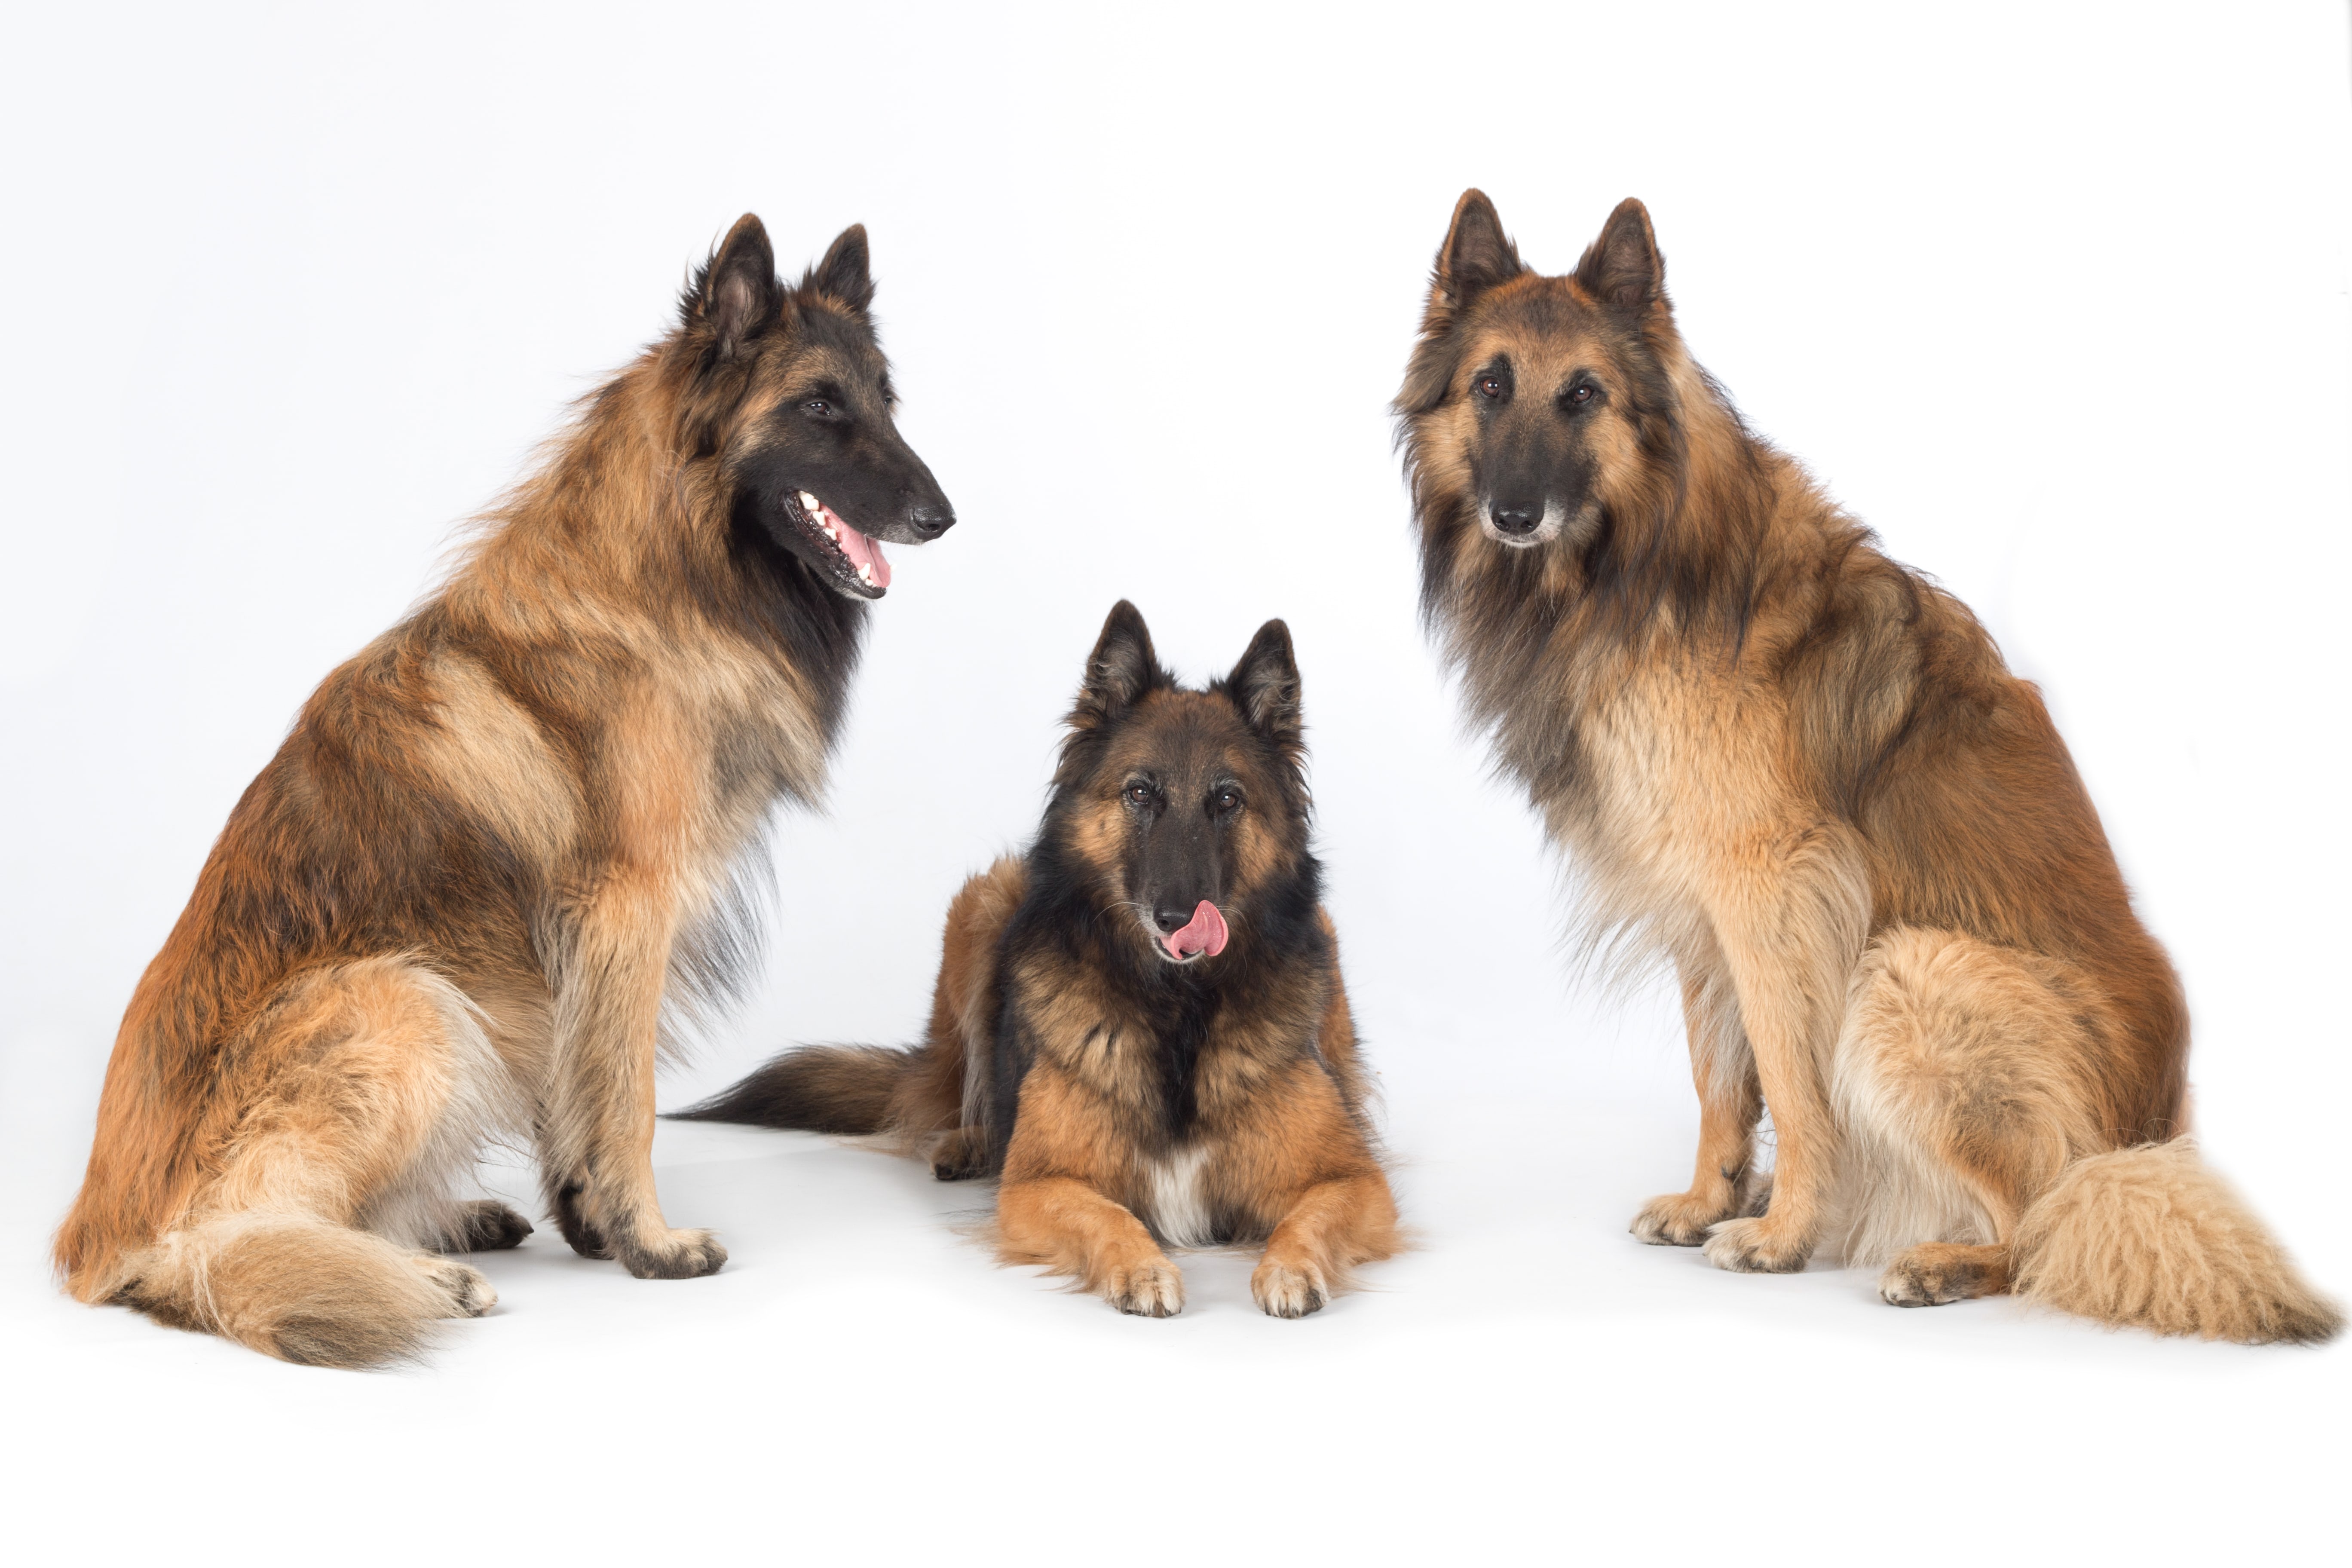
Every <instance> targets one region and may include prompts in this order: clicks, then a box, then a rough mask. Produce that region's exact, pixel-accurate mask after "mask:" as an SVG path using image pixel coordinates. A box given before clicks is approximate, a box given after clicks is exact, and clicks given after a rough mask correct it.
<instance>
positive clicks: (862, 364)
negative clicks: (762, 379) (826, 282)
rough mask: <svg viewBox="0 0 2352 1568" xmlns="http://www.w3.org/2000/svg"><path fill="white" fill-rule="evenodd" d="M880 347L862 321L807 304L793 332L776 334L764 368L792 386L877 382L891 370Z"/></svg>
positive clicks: (775, 378) (763, 362) (794, 322)
mask: <svg viewBox="0 0 2352 1568" xmlns="http://www.w3.org/2000/svg"><path fill="white" fill-rule="evenodd" d="M889 368H890V367H889V362H888V361H887V360H886V359H884V358H883V356H882V348H881V345H880V344H878V343H877V342H875V341H874V334H873V333H872V332H871V331H868V330H867V329H866V327H865V326H864V325H863V324H861V323H859V322H858V321H854V320H852V319H851V318H849V317H847V316H845V315H843V314H842V313H841V312H840V311H838V310H829V309H827V308H825V307H824V306H822V305H812V306H804V307H803V309H802V310H800V311H799V312H798V319H797V320H796V321H793V324H792V330H790V331H785V332H781V333H778V334H777V335H776V340H775V342H774V343H773V344H772V347H771V348H770V350H769V352H768V353H767V354H766V355H765V356H763V359H762V362H761V370H762V371H763V372H764V373H765V374H766V375H767V377H768V379H770V380H772V381H774V382H778V383H785V384H792V385H796V386H797V385H806V384H810V383H812V382H816V381H823V380H833V381H855V382H868V383H871V382H878V381H880V380H881V379H882V378H883V376H885V375H886V374H888V372H889Z"/></svg>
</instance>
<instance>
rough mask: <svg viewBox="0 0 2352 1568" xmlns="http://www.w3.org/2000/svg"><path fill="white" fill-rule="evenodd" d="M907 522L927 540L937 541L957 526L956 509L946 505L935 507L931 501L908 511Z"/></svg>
mask: <svg viewBox="0 0 2352 1568" xmlns="http://www.w3.org/2000/svg"><path fill="white" fill-rule="evenodd" d="M907 521H908V522H910V523H912V524H913V525H914V528H915V531H916V532H917V533H919V534H921V535H922V536H923V537H924V538H925V539H937V538H938V537H939V536H940V534H942V533H945V532H946V531H948V530H949V529H950V528H953V527H954V526H955V509H954V508H953V507H950V506H948V505H946V504H945V503H941V504H940V505H936V506H934V505H933V504H932V503H930V502H929V501H925V502H923V503H922V504H921V505H920V506H917V507H912V508H909V509H908V512H907Z"/></svg>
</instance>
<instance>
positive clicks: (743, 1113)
mask: <svg viewBox="0 0 2352 1568" xmlns="http://www.w3.org/2000/svg"><path fill="white" fill-rule="evenodd" d="M928 1057H929V1047H916V1048H915V1049H913V1050H904V1051H902V1050H893V1049H891V1048H890V1047H887V1046H803V1047H801V1048H799V1049H798V1050H791V1051H786V1052H785V1053H784V1054H783V1055H782V1056H780V1057H778V1058H775V1059H774V1060H773V1061H772V1062H770V1063H768V1065H767V1066H765V1067H763V1068H760V1069H759V1070H758V1071H757V1072H755V1073H753V1074H752V1075H751V1077H749V1078H747V1079H744V1080H743V1081H742V1082H740V1083H739V1084H737V1085H736V1086H735V1087H734V1088H732V1089H728V1090H726V1091H724V1092H723V1093H720V1094H717V1095H714V1096H712V1097H711V1098H710V1099H709V1100H704V1101H703V1102H702V1103H701V1104H699V1105H697V1106H693V1107H691V1108H689V1109H688V1110H679V1111H673V1112H672V1113H671V1116H672V1119H673V1120H675V1121H740V1122H744V1123H747V1124H749V1125H751V1126H753V1127H791V1128H797V1129H799V1130H800V1131H806V1132H832V1133H837V1134H843V1135H849V1134H856V1133H861V1132H886V1131H898V1130H899V1129H900V1125H901V1123H902V1122H903V1121H905V1120H906V1114H905V1113H906V1111H907V1110H908V1107H907V1106H906V1105H905V1104H904V1103H903V1102H904V1100H905V1098H906V1096H905V1095H904V1094H903V1093H902V1090H904V1089H908V1088H910V1087H912V1080H914V1079H917V1078H918V1077H919V1075H920V1074H921V1073H922V1071H923V1069H924V1068H925V1066H926V1065H927V1062H928Z"/></svg>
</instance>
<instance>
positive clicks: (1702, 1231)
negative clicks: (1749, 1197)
mask: <svg viewBox="0 0 2352 1568" xmlns="http://www.w3.org/2000/svg"><path fill="white" fill-rule="evenodd" d="M1733 1212H1734V1211H1733V1210H1731V1209H1728V1208H1726V1207H1725V1206H1724V1205H1721V1204H1719V1203H1716V1202H1714V1201H1713V1200H1712V1199H1711V1198H1704V1197H1701V1196H1699V1195H1698V1194H1696V1193H1666V1194H1663V1195H1661V1196H1658V1197H1654V1198H1652V1199H1651V1200H1650V1201H1649V1202H1648V1203H1646V1204H1643V1205H1642V1212H1641V1213H1640V1214H1637V1215H1634V1216H1633V1225H1632V1226H1631V1227H1630V1228H1631V1229H1632V1230H1633V1235H1634V1237H1636V1238H1638V1239H1639V1240H1642V1241H1644V1242H1647V1243H1648V1244H1649V1245H1650V1246H1652V1247H1696V1246H1698V1245H1699V1244H1700V1243H1701V1242H1704V1241H1705V1240H1706V1230H1707V1226H1711V1225H1713V1224H1715V1223H1716V1222H1717V1221H1718V1220H1723V1219H1728V1218H1729V1217H1730V1216H1731V1215H1732V1213H1733Z"/></svg>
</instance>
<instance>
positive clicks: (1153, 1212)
mask: <svg viewBox="0 0 2352 1568" xmlns="http://www.w3.org/2000/svg"><path fill="white" fill-rule="evenodd" d="M1208 1163H1209V1146H1208V1145H1207V1144H1205V1143H1188V1144H1186V1145H1185V1146H1184V1147H1183V1148H1181V1149H1179V1150H1177V1151H1176V1152H1174V1153H1172V1154H1171V1155H1169V1156H1168V1158H1166V1159H1164V1160H1154V1161H1153V1162H1151V1163H1150V1164H1149V1165H1146V1166H1145V1167H1144V1177H1143V1184H1144V1202H1145V1204H1146V1205H1149V1206H1150V1214H1148V1215H1145V1216H1144V1217H1146V1218H1147V1219H1149V1220H1150V1222H1151V1228H1152V1229H1154V1230H1156V1231H1158V1232H1159V1233H1160V1237H1161V1239H1162V1240H1164V1241H1166V1242H1167V1244H1168V1245H1169V1246H1171V1247H1207V1246H1210V1245H1211V1244H1212V1242H1213V1232H1212V1229H1211V1226H1210V1221H1209V1203H1208V1196H1207V1194H1205V1193H1204V1192H1203V1191H1202V1185H1203V1184H1202V1180H1201V1174H1202V1171H1203V1170H1205V1169H1206V1168H1207V1166H1208Z"/></svg>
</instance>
